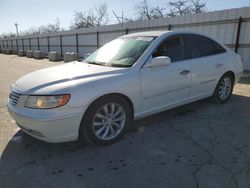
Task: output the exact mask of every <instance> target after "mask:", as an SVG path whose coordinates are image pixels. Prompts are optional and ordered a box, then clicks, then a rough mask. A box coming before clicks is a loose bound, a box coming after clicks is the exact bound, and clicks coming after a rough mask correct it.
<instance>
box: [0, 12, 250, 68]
mask: <svg viewBox="0 0 250 188" xmlns="http://www.w3.org/2000/svg"><path fill="white" fill-rule="evenodd" d="M152 30H187V31H195V32H200V33H204V34H207V35H209V36H211V37H213V38H215V39H216V40H218V41H220V42H222V43H224V44H226V45H227V46H228V47H229V48H231V49H232V50H234V51H236V52H238V53H239V54H240V55H241V56H242V58H243V63H244V69H245V70H250V7H244V8H237V9H229V10H222V11H215V12H208V13H200V14H194V15H185V16H178V17H167V18H160V19H155V20H144V21H135V22H130V23H124V24H123V25H120V24H115V25H107V26H100V27H94V28H84V29H77V30H70V31H63V32H58V33H53V34H42V35H38V36H25V37H14V38H6V39H0V48H1V49H10V50H12V52H13V53H14V54H15V53H17V52H18V50H25V51H26V50H41V51H43V52H44V53H45V54H48V52H50V51H57V52H59V53H60V54H61V55H62V54H64V53H66V52H76V53H78V54H79V56H80V57H83V56H84V54H87V53H91V52H93V51H94V50H96V49H97V48H99V47H100V46H102V45H103V44H105V43H106V42H108V41H110V40H112V39H114V38H117V37H118V36H121V35H125V34H129V33H134V32H141V31H152Z"/></svg>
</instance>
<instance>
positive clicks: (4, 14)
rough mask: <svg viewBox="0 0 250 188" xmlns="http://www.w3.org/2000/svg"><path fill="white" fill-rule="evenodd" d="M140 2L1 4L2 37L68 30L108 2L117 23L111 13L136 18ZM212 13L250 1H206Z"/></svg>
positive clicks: (8, 0)
mask: <svg viewBox="0 0 250 188" xmlns="http://www.w3.org/2000/svg"><path fill="white" fill-rule="evenodd" d="M140 1H141V0H123V1H119V0H106V1H103V0H67V1H64V0H57V1H56V0H23V1H21V0H0V34H1V33H8V32H15V25H14V23H16V22H17V23H18V24H19V30H21V31H24V30H27V29H29V28H31V27H39V26H41V25H46V24H49V23H54V21H55V19H56V18H59V19H60V22H61V24H62V26H63V27H64V28H65V29H68V27H69V25H70V24H71V22H72V20H73V15H74V12H75V11H84V10H88V9H89V8H91V7H94V6H95V5H98V4H100V3H102V2H106V3H107V5H108V9H109V16H110V17H111V20H110V22H111V23H114V22H115V17H114V16H113V13H112V11H113V10H114V11H115V12H116V13H117V14H118V15H121V12H122V11H124V15H125V16H126V17H131V18H134V17H136V10H135V8H134V7H135V4H137V3H138V2H140ZM148 1H149V2H150V3H151V4H153V5H154V6H155V5H157V6H160V7H163V6H164V7H166V4H167V3H168V2H169V0H148ZM204 2H206V3H207V8H208V10H209V11H213V10H221V9H229V8H236V7H243V6H250V0H204Z"/></svg>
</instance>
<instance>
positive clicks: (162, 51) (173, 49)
mask: <svg viewBox="0 0 250 188" xmlns="http://www.w3.org/2000/svg"><path fill="white" fill-rule="evenodd" d="M158 56H168V57H170V59H171V61H172V62H175V61H181V60H184V59H185V50H184V46H183V39H182V36H174V37H170V38H168V39H166V40H165V41H163V42H162V43H161V45H160V46H159V47H158V49H157V50H156V52H155V53H154V54H153V57H158Z"/></svg>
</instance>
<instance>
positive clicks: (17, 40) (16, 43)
mask: <svg viewBox="0 0 250 188" xmlns="http://www.w3.org/2000/svg"><path fill="white" fill-rule="evenodd" d="M16 50H17V52H18V50H19V49H18V40H17V39H16Z"/></svg>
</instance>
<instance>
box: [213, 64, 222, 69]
mask: <svg viewBox="0 0 250 188" xmlns="http://www.w3.org/2000/svg"><path fill="white" fill-rule="evenodd" d="M214 66H215V67H216V68H219V67H222V66H223V64H222V63H217V64H215V65H214Z"/></svg>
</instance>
